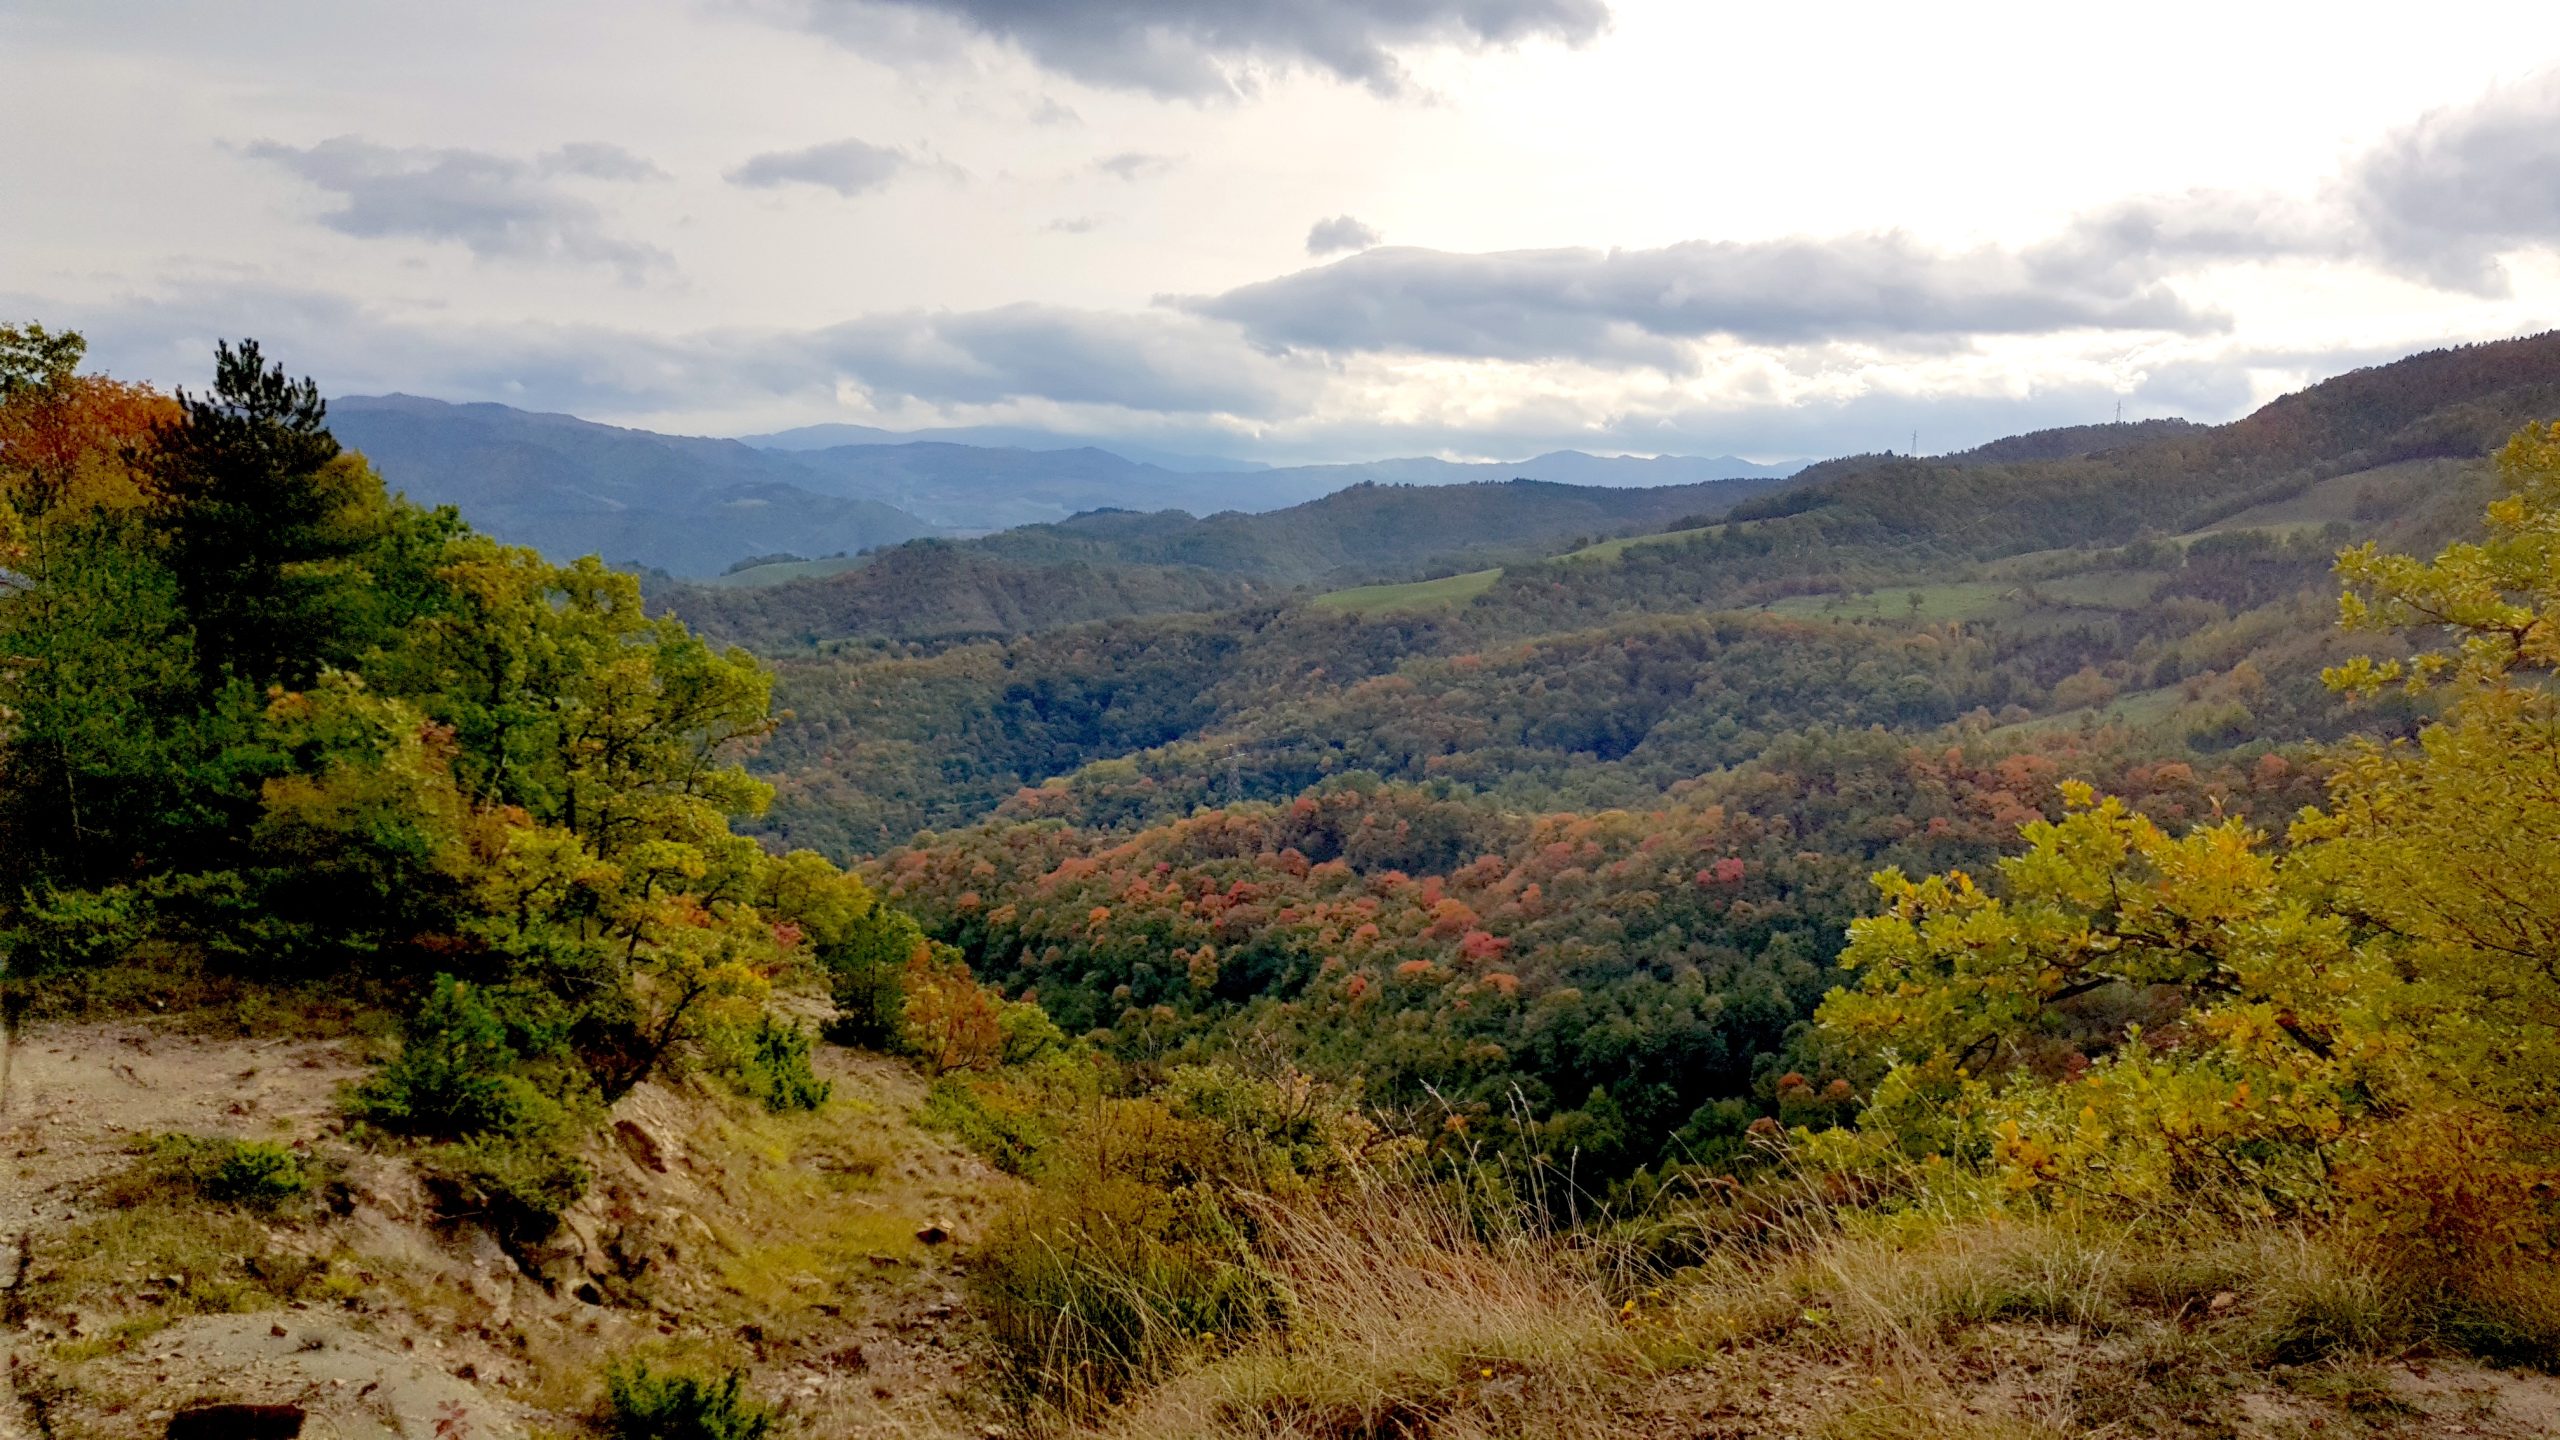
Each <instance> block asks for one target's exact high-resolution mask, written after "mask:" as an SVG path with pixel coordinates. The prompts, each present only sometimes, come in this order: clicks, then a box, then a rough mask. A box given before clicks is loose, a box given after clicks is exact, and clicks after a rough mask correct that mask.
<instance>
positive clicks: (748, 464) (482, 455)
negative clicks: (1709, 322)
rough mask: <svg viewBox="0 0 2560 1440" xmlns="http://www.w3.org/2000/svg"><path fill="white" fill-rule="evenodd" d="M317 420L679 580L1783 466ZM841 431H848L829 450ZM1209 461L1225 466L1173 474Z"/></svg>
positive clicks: (620, 559)
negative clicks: (1393, 495) (1415, 496)
mask: <svg viewBox="0 0 2560 1440" xmlns="http://www.w3.org/2000/svg"><path fill="white" fill-rule="evenodd" d="M330 415H331V420H332V423H333V425H334V426H335V428H336V430H337V432H338V434H339V437H340V438H341V439H342V440H343V441H345V443H347V444H348V445H349V446H351V447H353V448H355V449H358V450H361V451H363V452H364V453H365V454H366V455H367V456H369V457H370V458H371V459H372V460H373V462H374V463H375V464H376V465H377V466H378V467H380V468H381V470H382V472H383V475H384V477H385V478H386V479H387V480H388V481H389V482H390V483H391V485H392V486H393V487H394V488H395V489H401V490H405V491H407V492H408V493H409V494H410V495H411V496H412V497H414V498H416V499H419V500H421V501H425V502H428V503H432V504H454V505H459V506H461V507H462V508H463V509H464V510H465V511H466V512H468V513H469V514H470V515H471V516H472V517H473V523H475V524H477V525H480V526H481V527H483V528H484V529H486V530H488V531H489V533H491V534H493V535H496V536H498V537H499V538H500V539H504V540H508V541H512V542H516V543H521V544H527V545H532V546H534V547H535V548H537V549H540V550H543V551H545V552H546V553H548V554H550V555H552V556H553V557H554V558H566V557H568V556H571V555H580V554H585V553H588V552H590V551H592V552H595V553H597V554H600V555H602V556H604V558H605V559H606V560H608V561H610V562H613V563H616V564H637V565H641V566H644V567H647V568H653V569H659V570H664V571H667V572H668V573H670V574H674V575H679V576H711V575H717V574H719V573H720V572H722V571H723V570H726V569H727V568H729V567H730V565H732V564H733V563H734V562H736V561H738V560H740V559H743V558H745V557H748V556H752V555H769V554H781V553H788V554H794V555H801V556H808V557H813V558H814V557H818V556H824V555H832V554H842V553H850V552H855V551H860V550H865V549H871V548H876V547H878V546H882V545H893V544H896V543H898V542H900V541H904V540H909V539H914V538H916V537H918V536H922V535H929V534H934V533H945V534H983V533H987V532H993V531H1002V530H1009V529H1014V528H1017V527H1020V526H1024V525H1037V524H1044V523H1055V522H1060V521H1065V520H1067V519H1069V518H1070V517H1073V516H1076V515H1079V514H1083V513H1086V512H1089V511H1095V510H1105V509H1117V510H1134V511H1139V512H1144V513H1155V512H1161V511H1182V512H1185V513H1186V516H1214V515H1218V514H1221V513H1227V512H1237V513H1247V514H1252V513H1261V512H1266V511H1271V510H1280V509H1285V508H1288V507H1290V506H1294V505H1300V504H1304V503H1305V502H1307V501H1310V500H1314V499H1318V498H1320V497H1322V496H1325V495H1328V494H1331V493H1333V492H1335V491H1337V490H1341V489H1344V488H1346V487H1349V486H1352V485H1357V484H1361V483H1364V482H1381V483H1390V484H1400V485H1414V484H1422V485H1451V484H1460V483H1464V482H1467V481H1474V480H1510V479H1515V478H1526V479H1535V480H1546V481H1553V482H1557V483H1562V484H1571V485H1578V486H1584V487H1614V488H1628V487H1642V488H1656V487H1661V486H1665V485H1681V484H1695V483H1700V482H1704V481H1713V480H1725V479H1767V478H1770V477H1773V476H1776V475H1779V474H1784V473H1788V472H1789V471H1791V470H1792V469H1794V468H1795V467H1793V466H1767V465H1753V464H1752V463H1750V462H1748V461H1741V460H1731V459H1721V458H1718V459H1701V458H1695V457H1668V456H1667V457H1662V458H1659V459H1644V458H1637V457H1601V456H1592V455H1585V454H1582V453H1580V452H1578V451H1557V452H1554V453H1552V454H1548V455H1542V456H1538V457H1535V458H1534V459H1531V460H1525V461H1521V462H1518V463H1516V464H1468V463H1461V462H1454V461H1446V460H1436V459H1399V460H1379V461H1370V462H1366V463H1362V464H1352V465H1313V466H1290V467H1267V468H1252V467H1253V466H1254V465H1255V463H1256V462H1252V461H1242V460H1224V459H1213V458H1211V457H1201V456H1185V455H1177V454H1173V453H1171V452H1157V451H1149V452H1146V453H1148V454H1152V455H1154V456H1155V457H1156V458H1157V459H1158V460H1161V461H1164V462H1168V463H1151V462H1150V461H1148V460H1144V459H1135V458H1131V457H1130V456H1128V455H1124V454H1120V453H1117V452H1115V451H1112V450H1109V449H1104V448H1101V447H1099V446H1095V445H1090V444H1076V445H1070V444H1067V443H1066V440H1067V438H1068V437H1061V436H1056V435H1052V434H1049V433H1048V432H1044V431H1034V430H1018V429H999V428H992V427H979V428H975V429H968V430H951V431H944V432H938V433H940V434H941V435H945V436H969V437H971V438H972V439H973V440H979V441H995V440H1021V441H1025V442H1036V443H1026V444H1022V445H1010V444H990V443H968V442H965V441H962V440H959V439H953V438H935V439H919V438H916V437H914V436H905V435H897V434H894V433H892V432H888V431H878V430H870V429H868V428H866V427H862V426H811V427H805V428H804V429H801V430H796V431H785V432H781V433H780V434H777V435H767V436H758V437H751V438H752V439H754V440H756V441H759V442H763V444H762V445H761V446H760V445H759V444H751V443H748V441H745V440H725V439H716V438H708V437H700V436H680V435H661V434H658V433H655V432H653V431H648V430H634V429H628V428H624V427H619V426H612V425H602V424H597V423H595V422H593V421H588V420H581V419H578V418H577V417H575V416H570V415H553V414H540V413H535V412H532V411H525V410H517V409H514V408H512V407H509V406H505V405H496V404H488V403H474V404H452V403H448V402H445V401H441V400H433V399H427V398H424V397H420V396H414V395H373V396H364V395H359V396H350V397H346V398H344V399H340V400H337V401H335V402H332V405H331V408H330ZM849 436H850V437H852V438H853V440H854V443H829V442H842V441H844V440H846V439H847V437H849ZM811 447H815V448H811ZM1212 463H1215V464H1226V465H1232V466H1235V467H1238V468H1231V469H1225V470H1204V469H1198V468H1185V467H1196V466H1199V465H1206V464H1212Z"/></svg>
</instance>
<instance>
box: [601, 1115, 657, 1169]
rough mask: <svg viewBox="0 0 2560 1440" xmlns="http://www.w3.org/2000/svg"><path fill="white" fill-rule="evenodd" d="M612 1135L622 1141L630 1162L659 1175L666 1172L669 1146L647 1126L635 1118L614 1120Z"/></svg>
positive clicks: (624, 1151)
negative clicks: (651, 1132)
mask: <svg viewBox="0 0 2560 1440" xmlns="http://www.w3.org/2000/svg"><path fill="white" fill-rule="evenodd" d="M613 1135H614V1138H615V1139H616V1140H619V1141H621V1142H622V1151H623V1153H624V1154H626V1155H629V1156H630V1157H631V1163H633V1164H635V1165H638V1166H640V1167H641V1168H642V1169H644V1170H654V1171H656V1172H657V1173H659V1174H661V1175H664V1174H666V1173H667V1150H668V1148H669V1147H668V1146H667V1145H666V1144H665V1143H664V1142H662V1141H660V1140H659V1139H658V1137H657V1136H655V1135H652V1134H650V1133H649V1128H648V1127H647V1126H645V1125H643V1124H641V1123H640V1122H639V1121H637V1120H616V1121H614V1122H613Z"/></svg>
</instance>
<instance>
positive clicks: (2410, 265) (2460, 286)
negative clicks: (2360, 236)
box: [2342, 69, 2560, 295]
mask: <svg viewBox="0 0 2560 1440" xmlns="http://www.w3.org/2000/svg"><path fill="white" fill-rule="evenodd" d="M2342 189H2343V192H2344V197H2345V201H2346V203H2347V205H2348V206H2349V207H2350V208H2351V210H2352V211H2353V213H2354V215H2355V216H2356V218H2357V219H2358V220H2360V221H2361V222H2362V223H2363V225H2364V226H2365V228H2366V230H2367V232H2368V234H2369V236H2370V239H2371V244H2372V247H2373V249H2374V251H2375V253H2376V254H2377V255H2378V256H2379V257H2380V258H2381V259H2382V260H2383V261H2384V262H2385V263H2387V264H2390V265H2392V266H2394V267H2397V268H2399V269H2402V270H2404V271H2407V272H2409V273H2412V274H2415V275H2417V276H2419V277H2421V278H2423V279H2425V280H2426V281H2428V282H2429V283H2431V284H2434V285H2437V286H2439V287H2442V288H2446V289H2453V290H2465V291H2469V292H2472V293H2474V294H2481V295H2503V294H2505V293H2506V289H2507V281H2506V276H2505V274H2504V272H2503V271H2502V270H2501V268H2500V267H2499V265H2498V256H2499V255H2500V254H2501V253H2503V252H2505V251H2508V250H2514V249H2520V248H2524V247H2527V246H2548V245H2552V244H2554V243H2560V69H2555V70H2548V71H2544V72H2542V73H2541V74H2539V75H2536V76H2534V77H2533V78H2531V79H2529V80H2527V81H2524V82H2522V83H2520V84H2516V85H2510V86H2503V87H2501V88H2498V89H2495V90H2492V91H2490V92H2489V93H2488V94H2487V95H2485V96H2483V97H2482V98H2480V99H2479V100H2476V101H2474V102H2472V103H2471V104H2468V105H2457V106H2448V107H2446V108H2444V109H2441V110H2434V111H2430V112H2429V113H2427V114H2426V115H2424V116H2421V117H2420V118H2419V119H2418V120H2417V121H2416V122H2414V123H2412V124H2410V125H2408V126H2406V127H2404V128H2402V129H2401V130H2399V131H2397V132H2395V133H2393V134H2391V135H2389V136H2387V137H2385V139H2384V140H2383V141H2382V143H2381V144H2379V145H2377V146H2375V147H2374V148H2373V149H2372V150H2371V151H2369V152H2367V153H2366V154H2365V155H2364V156H2362V157H2361V158H2360V159H2359V160H2358V161H2357V162H2356V163H2355V164H2354V165H2353V166H2351V167H2350V168H2349V170H2348V172H2347V174H2346V177H2345V180H2344V183H2343V186H2342Z"/></svg>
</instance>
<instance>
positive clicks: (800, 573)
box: [696, 555, 871, 590]
mask: <svg viewBox="0 0 2560 1440" xmlns="http://www.w3.org/2000/svg"><path fill="white" fill-rule="evenodd" d="M870 563H871V557H870V556H868V555H838V556H835V557H834V558H832V559H828V560H789V561H785V562H783V563H781V564H779V565H756V566H752V567H750V568H748V569H745V570H733V571H731V572H729V573H728V574H726V575H714V576H712V577H711V578H710V579H708V580H703V581H698V582H696V583H698V584H703V585H710V586H714V587H717V588H719V589H724V590H753V589H755V588H756V587H757V586H760V585H779V584H781V583H782V582H784V581H786V580H821V579H824V578H826V577H827V576H829V575H841V574H843V573H845V572H846V571H848V570H859V569H861V568H862V567H863V566H865V565H868V564H870Z"/></svg>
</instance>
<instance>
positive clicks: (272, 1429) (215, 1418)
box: [168, 1405, 303, 1440]
mask: <svg viewBox="0 0 2560 1440" xmlns="http://www.w3.org/2000/svg"><path fill="white" fill-rule="evenodd" d="M302 1421H303V1411H302V1407H301V1406H299V1405H189V1406H187V1407H186V1408H185V1409H182V1410H180V1411H178V1412H177V1413H175V1414H173V1415H171V1416H170V1417H169V1432H168V1433H169V1440H296V1437H297V1436H299V1435H301V1434H302Z"/></svg>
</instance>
